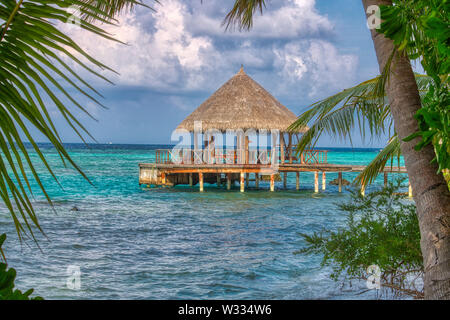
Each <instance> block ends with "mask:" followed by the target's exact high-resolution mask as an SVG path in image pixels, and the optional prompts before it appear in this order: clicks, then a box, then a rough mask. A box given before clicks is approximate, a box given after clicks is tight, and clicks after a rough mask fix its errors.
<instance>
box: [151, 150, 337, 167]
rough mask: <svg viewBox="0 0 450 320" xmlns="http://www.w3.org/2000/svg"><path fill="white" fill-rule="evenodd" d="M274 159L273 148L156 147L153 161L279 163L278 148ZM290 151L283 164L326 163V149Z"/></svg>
mask: <svg viewBox="0 0 450 320" xmlns="http://www.w3.org/2000/svg"><path fill="white" fill-rule="evenodd" d="M275 154H276V155H277V158H276V159H272V156H274V154H273V150H267V149H266V150H252V149H250V150H248V151H245V150H237V149H234V150H233V149H232V150H229V149H226V150H223V149H208V148H206V149H203V150H193V149H177V150H175V151H174V150H170V149H157V150H156V151H155V163H158V164H170V163H176V164H243V163H248V164H270V163H273V162H275V163H278V164H281V153H280V150H279V148H277V149H275ZM294 154H295V153H294V152H292V156H291V157H290V156H289V155H288V154H286V153H285V160H284V162H285V164H289V163H293V164H325V163H328V159H327V158H328V151H327V150H304V151H303V152H302V154H301V155H300V157H296V156H295V155H294Z"/></svg>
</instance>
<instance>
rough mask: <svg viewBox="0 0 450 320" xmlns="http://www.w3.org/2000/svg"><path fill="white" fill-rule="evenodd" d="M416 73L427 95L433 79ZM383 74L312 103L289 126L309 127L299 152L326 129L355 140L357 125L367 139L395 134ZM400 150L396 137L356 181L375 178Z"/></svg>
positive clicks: (314, 142)
mask: <svg viewBox="0 0 450 320" xmlns="http://www.w3.org/2000/svg"><path fill="white" fill-rule="evenodd" d="M415 76H416V82H417V85H418V87H419V92H420V93H421V95H422V96H423V95H424V94H425V93H426V92H427V90H428V86H429V85H430V83H431V81H433V80H432V79H431V78H430V77H428V76H424V75H419V74H416V75H415ZM381 78H383V77H382V76H378V77H376V78H374V79H370V80H368V81H364V82H362V83H360V84H358V85H356V86H354V87H352V88H348V89H345V90H343V91H341V92H339V93H337V94H335V95H333V96H331V97H328V98H326V99H323V100H321V101H319V102H316V103H314V104H312V105H311V106H310V107H309V109H308V110H306V111H305V112H303V113H302V114H301V115H300V116H299V118H298V119H297V121H295V122H294V123H293V124H292V125H291V126H290V127H289V128H288V130H290V131H293V132H296V131H297V130H298V129H299V128H304V127H308V130H307V131H306V132H305V133H304V134H303V135H302V137H301V138H300V139H299V141H298V144H297V148H296V153H297V154H300V153H302V152H303V151H304V150H305V149H309V148H314V146H315V145H316V143H317V141H318V139H319V138H320V136H321V135H322V134H323V133H327V134H329V135H331V136H333V137H336V138H337V139H339V140H349V141H350V143H352V134H353V132H354V130H355V128H357V129H358V130H359V132H360V134H361V136H362V137H363V139H365V138H366V135H367V134H368V135H369V136H370V138H371V139H373V138H375V137H380V136H382V135H383V134H385V133H388V134H389V135H393V134H394V135H395V133H393V132H391V131H392V126H393V120H392V117H391V113H390V106H389V104H388V101H387V98H386V96H384V91H380V89H379V85H380V81H381V82H383V81H385V79H382V80H380V79H381ZM395 137H396V136H395ZM394 147H398V148H397V149H395V148H394ZM388 151H389V152H388ZM394 151H395V152H394ZM397 151H399V143H398V140H397V139H396V138H393V139H391V140H390V142H389V144H388V145H387V146H386V149H385V150H383V151H382V152H381V153H380V154H379V155H378V156H377V157H376V158H375V159H374V160H373V162H372V163H370V164H369V166H368V167H367V168H366V170H365V171H364V172H363V173H362V174H361V175H359V176H358V177H357V179H356V180H355V182H358V183H364V184H367V183H370V182H372V181H373V179H374V178H375V177H376V173H375V172H376V170H375V169H377V170H378V171H377V172H380V171H382V170H383V169H384V166H385V164H386V161H387V160H386V159H385V157H386V156H391V155H397V153H396V152H397ZM388 158H389V157H388ZM385 160H386V161H385Z"/></svg>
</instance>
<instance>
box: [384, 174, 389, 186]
mask: <svg viewBox="0 0 450 320" xmlns="http://www.w3.org/2000/svg"><path fill="white" fill-rule="evenodd" d="M387 184H388V174H387V172H385V173H384V186H385V187H386V186H387Z"/></svg>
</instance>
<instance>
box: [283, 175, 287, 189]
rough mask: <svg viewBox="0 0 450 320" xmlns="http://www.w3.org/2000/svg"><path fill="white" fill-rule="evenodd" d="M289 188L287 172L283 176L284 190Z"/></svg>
mask: <svg viewBox="0 0 450 320" xmlns="http://www.w3.org/2000/svg"><path fill="white" fill-rule="evenodd" d="M286 187H287V172H285V173H284V174H283V188H285V189H286Z"/></svg>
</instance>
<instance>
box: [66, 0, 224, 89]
mask: <svg viewBox="0 0 450 320" xmlns="http://www.w3.org/2000/svg"><path fill="white" fill-rule="evenodd" d="M146 10H147V9H146ZM142 15H151V17H152V19H151V20H150V21H151V24H152V25H148V24H145V22H146V20H148V19H142V20H141V18H143V16H142ZM186 15H187V9H186V6H185V5H184V4H182V3H181V2H180V1H175V0H167V1H164V6H162V7H160V8H158V10H157V11H156V12H151V11H149V10H147V11H145V13H144V11H143V10H140V11H139V14H136V13H128V14H124V15H122V16H121V17H119V19H118V20H119V21H120V25H119V27H117V26H102V27H103V28H104V29H105V30H106V31H108V32H109V33H111V34H113V35H114V36H115V38H117V39H119V40H121V41H122V42H125V43H127V46H125V45H123V44H120V43H116V42H113V41H109V40H105V39H99V37H98V36H96V35H95V34H89V33H87V32H86V31H84V30H80V29H74V28H72V27H71V28H70V29H69V28H67V27H66V31H67V32H68V33H69V35H70V36H71V37H72V38H73V39H74V40H75V41H76V42H77V43H78V44H79V45H80V46H81V47H82V48H85V49H86V51H87V52H89V53H90V54H91V55H93V56H94V57H96V58H97V59H98V60H100V61H102V63H104V64H106V65H107V66H110V67H111V68H113V69H114V70H115V71H117V72H118V73H120V76H114V75H111V74H108V78H112V80H113V81H115V82H117V83H118V84H124V85H136V86H148V87H152V88H155V89H161V90H163V89H170V88H175V87H176V88H186V89H198V87H199V86H200V85H201V84H202V81H204V79H203V78H202V76H201V75H200V74H201V72H200V71H201V70H202V69H203V68H206V69H209V68H211V65H210V62H211V61H210V59H213V58H214V56H215V55H216V52H215V49H214V46H213V44H212V40H211V39H210V38H208V37H203V36H193V35H192V34H190V33H189V32H187V31H186V29H185V16H186ZM151 29H153V30H154V31H153V32H151Z"/></svg>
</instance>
